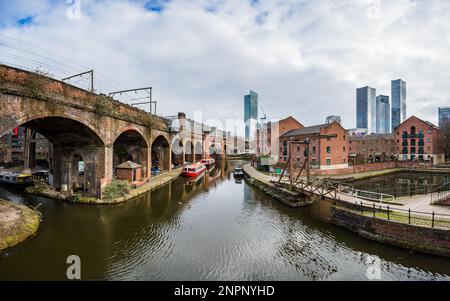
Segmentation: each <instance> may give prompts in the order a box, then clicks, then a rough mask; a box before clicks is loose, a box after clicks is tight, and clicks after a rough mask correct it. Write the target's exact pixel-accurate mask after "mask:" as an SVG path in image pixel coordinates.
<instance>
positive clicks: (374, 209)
mask: <svg viewBox="0 0 450 301" xmlns="http://www.w3.org/2000/svg"><path fill="white" fill-rule="evenodd" d="M375 210H376V209H375V203H373V217H375Z"/></svg>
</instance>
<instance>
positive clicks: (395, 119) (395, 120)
mask: <svg viewBox="0 0 450 301" xmlns="http://www.w3.org/2000/svg"><path fill="white" fill-rule="evenodd" d="M391 101H392V115H391V118H392V119H391V126H392V130H393V129H394V128H395V127H397V126H398V125H399V124H400V123H402V122H403V121H404V120H405V119H406V82H405V81H403V80H401V79H397V80H393V81H391Z"/></svg>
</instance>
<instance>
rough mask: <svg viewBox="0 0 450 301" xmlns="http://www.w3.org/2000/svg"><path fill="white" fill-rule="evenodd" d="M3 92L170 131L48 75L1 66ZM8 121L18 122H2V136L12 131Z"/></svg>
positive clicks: (156, 118) (126, 107)
mask: <svg viewBox="0 0 450 301" xmlns="http://www.w3.org/2000/svg"><path fill="white" fill-rule="evenodd" d="M0 92H1V93H3V94H9V95H15V96H21V97H26V98H33V99H37V100H41V101H46V102H48V103H52V104H53V105H54V106H55V110H56V107H58V106H68V107H74V108H77V109H81V110H85V111H91V112H94V113H97V114H100V115H102V116H107V117H112V118H115V119H120V120H123V121H127V122H132V123H134V124H139V125H142V126H145V127H150V128H153V129H158V130H161V131H168V128H169V121H168V120H166V119H164V118H161V117H159V116H156V115H151V114H149V113H147V112H145V111H143V110H139V109H137V108H135V107H132V106H130V105H127V104H124V103H121V102H119V101H116V100H114V99H113V98H111V97H109V96H106V95H102V94H101V95H97V94H93V93H90V92H88V91H85V90H83V89H80V88H77V87H75V86H72V85H69V84H67V83H64V82H62V81H58V80H55V79H53V78H50V77H48V76H47V75H45V74H38V73H33V72H29V71H25V70H21V69H17V68H13V67H10V66H6V65H1V64H0ZM2 119H4V118H2ZM8 121H9V123H11V124H13V123H14V122H15V121H14V120H1V121H0V126H1V127H0V134H2V131H1V130H2V129H8V128H9V123H8ZM4 123H8V124H4Z"/></svg>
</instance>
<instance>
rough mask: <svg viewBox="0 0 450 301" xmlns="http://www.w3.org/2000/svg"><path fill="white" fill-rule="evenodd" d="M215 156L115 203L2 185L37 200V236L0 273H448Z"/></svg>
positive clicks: (205, 276) (186, 276) (6, 276)
mask: <svg viewBox="0 0 450 301" xmlns="http://www.w3.org/2000/svg"><path fill="white" fill-rule="evenodd" d="M230 164H231V165H232V163H221V164H219V166H218V168H216V169H215V170H214V171H213V172H212V173H211V174H210V175H205V176H204V177H202V178H200V179H199V180H198V181H197V182H193V183H188V182H187V181H186V180H185V179H181V178H180V179H177V180H175V181H173V182H172V183H170V184H168V185H165V186H164V187H162V188H160V189H158V190H156V191H153V192H150V193H147V194H146V195H143V196H142V197H140V198H138V199H136V200H133V201H130V202H128V203H125V204H122V205H118V206H103V207H95V206H82V205H73V204H67V203H61V202H58V201H54V200H50V199H46V198H42V197H35V196H26V195H24V194H20V193H18V192H13V191H10V190H6V189H4V188H0V197H1V198H5V199H8V200H11V201H13V202H16V203H21V204H26V205H31V206H39V207H38V210H39V211H40V212H42V216H43V221H42V224H41V226H40V228H39V231H38V233H37V235H36V236H34V237H32V238H30V239H28V240H27V241H25V242H24V243H22V244H20V245H18V246H16V247H14V248H11V249H8V250H5V251H3V252H1V253H0V280H64V279H65V275H66V269H67V267H68V265H67V264H66V259H67V257H68V256H69V255H78V256H79V257H80V259H81V276H82V279H84V280H96V279H105V280H369V278H368V275H376V273H374V272H373V271H376V268H377V267H379V268H380V270H381V272H380V276H381V279H382V280H450V264H449V261H448V260H447V259H443V258H439V257H434V256H426V255H419V254H411V253H409V252H408V251H404V250H401V249H397V248H393V247H389V246H385V245H382V244H378V243H375V242H372V241H368V240H365V239H363V238H360V237H359V236H358V235H356V234H354V233H351V232H348V231H346V230H343V229H339V228H336V227H335V226H333V225H331V224H329V223H328V222H327V217H328V214H329V212H330V208H329V205H327V203H324V202H322V203H320V202H319V203H316V204H315V205H314V206H312V207H308V208H301V209H292V208H287V207H284V206H282V205H280V204H278V203H276V202H274V201H272V200H271V199H269V198H268V197H267V196H265V195H263V194H261V193H260V192H258V191H256V190H255V189H253V188H252V187H251V186H249V185H247V184H246V183H245V181H241V182H239V181H235V179H234V178H233V175H232V173H231V171H232V166H231V165H230Z"/></svg>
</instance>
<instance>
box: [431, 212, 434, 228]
mask: <svg viewBox="0 0 450 301" xmlns="http://www.w3.org/2000/svg"><path fill="white" fill-rule="evenodd" d="M431 228H434V211H433V213H432V214H431Z"/></svg>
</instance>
